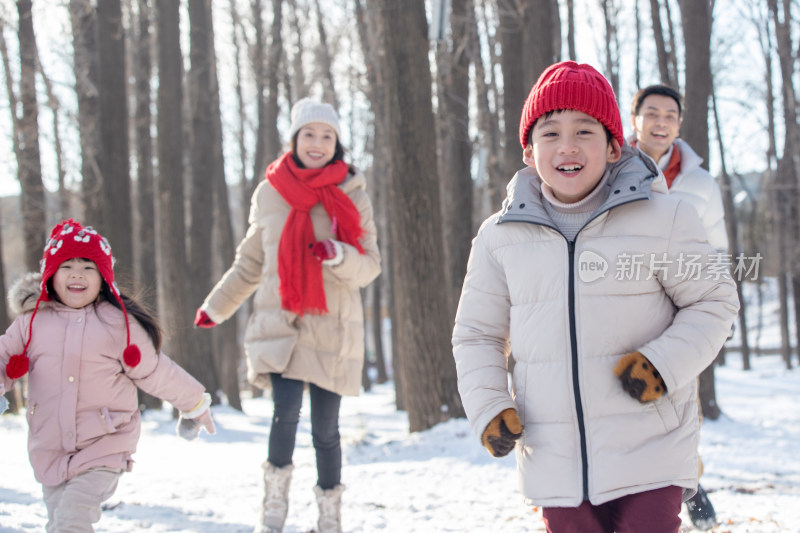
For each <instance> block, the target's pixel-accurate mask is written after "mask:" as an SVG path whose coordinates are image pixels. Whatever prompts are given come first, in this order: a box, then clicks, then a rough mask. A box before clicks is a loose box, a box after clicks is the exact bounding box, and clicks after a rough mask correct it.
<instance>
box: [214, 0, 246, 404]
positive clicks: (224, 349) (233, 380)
mask: <svg viewBox="0 0 800 533" xmlns="http://www.w3.org/2000/svg"><path fill="white" fill-rule="evenodd" d="M206 10H207V17H208V45H209V51H208V63H209V74H210V79H209V89H210V96H211V133H212V141H211V147H210V148H209V151H210V152H211V156H212V165H213V168H214V170H213V176H212V182H213V189H214V194H213V197H214V217H213V218H214V221H215V224H214V231H213V232H212V234H213V235H214V236H216V238H215V239H213V240H212V241H213V242H214V243H215V245H214V247H213V250H217V251H218V252H217V253H215V254H214V255H216V256H217V257H218V261H217V265H218V267H219V270H221V271H222V270H224V269H225V268H227V266H228V265H230V264H231V263H232V262H233V258H234V255H235V250H234V242H235V238H234V231H233V217H232V216H231V210H230V204H229V201H228V183H227V181H226V180H225V159H224V154H223V152H222V117H221V114H220V102H219V79H218V76H217V56H216V52H215V49H214V18H213V16H212V15H211V2H210V1H208V2H207V3H206ZM237 63H238V58H237ZM242 168H244V167H242ZM212 264H213V262H212ZM238 323H239V319H238V315H236V314H234V315H233V316H232V317H231V318H229V319H228V320H226V321H225V323H224V324H221V325H220V326H219V327H217V328H215V331H214V335H215V339H214V346H215V347H216V350H214V353H213V359H214V367H215V368H216V369H217V375H218V376H219V378H218V379H219V383H220V385H219V386H220V388H221V389H222V392H223V393H224V394H225V396H226V397H227V398H228V405H230V406H231V407H233V408H234V409H237V410H239V411H241V410H242V400H241V396H240V394H239V363H240V362H241V361H242V350H241V347H240V346H239V343H238V332H239V324H238Z"/></svg>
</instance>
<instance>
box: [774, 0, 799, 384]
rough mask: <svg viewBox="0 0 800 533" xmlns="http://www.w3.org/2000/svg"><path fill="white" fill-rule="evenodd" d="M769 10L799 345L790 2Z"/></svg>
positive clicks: (780, 164)
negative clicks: (776, 64)
mask: <svg viewBox="0 0 800 533" xmlns="http://www.w3.org/2000/svg"><path fill="white" fill-rule="evenodd" d="M768 4H769V9H770V11H771V12H772V16H773V23H774V25H775V36H776V43H777V51H778V59H779V61H780V69H781V80H782V94H783V109H784V111H783V117H784V145H783V146H784V148H783V157H782V158H781V159H780V161H779V162H778V180H779V182H780V183H781V185H782V189H783V191H782V194H781V203H782V204H784V207H783V209H782V212H783V213H784V214H785V215H786V216H787V218H786V219H785V220H784V222H786V223H787V225H786V226H783V227H784V228H786V227H788V228H790V229H789V232H788V235H787V238H786V241H787V242H788V247H787V249H786V253H787V263H786V264H787V272H788V274H789V276H790V282H791V285H792V294H793V295H794V311H795V345H796V346H798V347H800V331H797V326H798V324H800V316H797V313H798V312H800V297H798V295H800V272H798V269H797V261H798V258H800V226H798V225H799V224H800V220H798V219H800V210H798V207H797V200H798V179H800V170H798V168H799V167H800V154H798V153H797V150H798V149H800V126H798V123H797V97H796V93H795V89H794V81H793V79H792V76H793V74H794V62H795V61H796V59H795V58H794V57H793V55H792V36H791V29H790V25H791V21H792V15H791V3H790V2H788V1H787V0H768ZM791 364H792V363H791V353H790V354H789V359H787V360H786V367H787V368H791Z"/></svg>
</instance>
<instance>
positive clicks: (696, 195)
mask: <svg viewBox="0 0 800 533" xmlns="http://www.w3.org/2000/svg"><path fill="white" fill-rule="evenodd" d="M673 146H674V148H673V149H674V150H680V152H681V171H680V172H678V175H677V176H675V180H674V181H673V182H672V186H671V187H670V188H669V193H670V194H671V195H673V196H676V197H678V198H680V199H682V200H686V201H688V202H689V203H690V204H692V206H694V208H695V209H696V210H697V214H698V215H700V220H702V221H703V227H705V228H706V232H707V233H708V242H710V243H711V246H713V247H714V248H715V249H716V250H718V251H721V252H726V251H727V250H728V230H727V229H726V227H725V209H724V208H723V207H722V194H721V193H720V190H719V186H718V185H717V182H716V181H714V178H713V177H711V174H709V173H708V171H706V170H705V169H704V168H702V167H701V166H700V163H702V162H703V158H702V157H700V156H699V155H697V153H695V151H694V150H692V147H691V146H689V145H688V144H687V143H686V142H684V141H682V140H681V139H675V142H674V143H673Z"/></svg>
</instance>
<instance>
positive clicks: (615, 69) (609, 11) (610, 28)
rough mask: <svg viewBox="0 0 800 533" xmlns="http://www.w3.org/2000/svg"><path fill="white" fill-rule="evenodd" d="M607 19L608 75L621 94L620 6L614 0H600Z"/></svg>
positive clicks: (613, 87)
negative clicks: (618, 18) (618, 17)
mask: <svg viewBox="0 0 800 533" xmlns="http://www.w3.org/2000/svg"><path fill="white" fill-rule="evenodd" d="M600 4H601V7H602V8H603V20H604V21H605V42H606V69H605V70H606V76H607V77H608V79H609V81H610V82H611V88H612V89H614V94H619V38H618V37H617V15H618V13H619V8H618V7H617V6H616V4H615V2H614V0H600Z"/></svg>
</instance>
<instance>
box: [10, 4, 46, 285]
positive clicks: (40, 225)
mask: <svg viewBox="0 0 800 533" xmlns="http://www.w3.org/2000/svg"><path fill="white" fill-rule="evenodd" d="M17 11H18V12H19V33H18V35H19V56H20V79H19V98H20V100H21V101H22V118H21V119H20V121H19V133H20V137H19V138H20V139H21V143H20V145H19V153H18V156H17V176H18V177H19V183H20V188H21V190H22V194H21V195H20V197H21V201H22V232H23V235H24V237H25V242H26V243H28V244H29V246H26V247H25V267H26V268H27V269H28V270H30V271H32V272H38V271H39V260H40V259H41V258H42V252H41V248H40V245H42V243H44V240H45V238H46V237H47V216H46V213H47V211H46V203H45V194H44V185H43V184H42V163H41V157H40V152H39V122H38V120H39V104H38V103H37V101H36V58H37V57H39V53H38V51H37V49H36V37H35V35H34V33H33V17H32V14H31V0H18V1H17Z"/></svg>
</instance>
